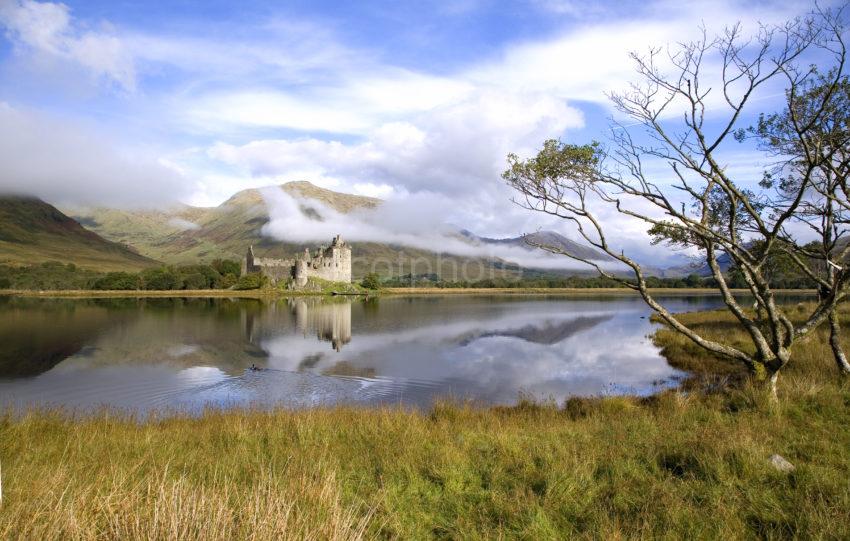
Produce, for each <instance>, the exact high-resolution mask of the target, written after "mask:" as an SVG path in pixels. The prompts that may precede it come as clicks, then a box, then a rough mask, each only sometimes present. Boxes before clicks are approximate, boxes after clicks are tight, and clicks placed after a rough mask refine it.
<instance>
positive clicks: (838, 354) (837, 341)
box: [829, 310, 850, 376]
mask: <svg viewBox="0 0 850 541" xmlns="http://www.w3.org/2000/svg"><path fill="white" fill-rule="evenodd" d="M829 346H830V347H831V348H832V356H833V357H834V358H835V362H836V364H838V370H840V371H841V373H842V374H843V375H845V376H847V375H850V363H848V362H847V356H846V355H845V354H844V350H843V349H842V348H841V324H840V323H839V321H838V312H837V310H832V311H831V312H830V313H829Z"/></svg>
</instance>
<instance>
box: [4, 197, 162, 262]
mask: <svg viewBox="0 0 850 541" xmlns="http://www.w3.org/2000/svg"><path fill="white" fill-rule="evenodd" d="M45 261H61V262H63V263H74V264H77V265H79V266H81V267H86V268H91V269H97V270H108V271H111V270H138V269H142V268H145V267H150V266H153V265H156V264H157V262H156V261H154V260H152V259H150V258H147V257H144V256H142V255H140V254H138V253H136V252H134V251H132V250H131V249H129V248H128V247H127V246H124V245H122V244H119V243H117V242H112V241H109V240H106V239H104V238H102V237H101V236H99V235H98V234H97V233H94V232H92V231H89V230H87V229H85V228H84V227H83V226H82V225H80V224H79V223H78V222H77V221H76V220H74V219H72V218H70V217H68V216H66V215H65V214H63V213H62V212H61V211H59V210H58V209H57V208H56V207H54V206H52V205H50V204H48V203H45V202H44V201H41V200H40V199H36V198H34V197H22V196H0V262H3V263H11V264H16V265H23V264H30V263H43V262H45Z"/></svg>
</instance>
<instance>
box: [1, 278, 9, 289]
mask: <svg viewBox="0 0 850 541" xmlns="http://www.w3.org/2000/svg"><path fill="white" fill-rule="evenodd" d="M11 287H12V281H11V280H9V279H8V278H5V277H4V278H0V289H9V288H11Z"/></svg>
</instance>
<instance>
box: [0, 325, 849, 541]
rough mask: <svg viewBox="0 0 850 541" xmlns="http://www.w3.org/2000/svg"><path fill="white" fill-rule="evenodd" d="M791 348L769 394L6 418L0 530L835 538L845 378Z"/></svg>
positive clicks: (751, 390)
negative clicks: (776, 390)
mask: <svg viewBox="0 0 850 541" xmlns="http://www.w3.org/2000/svg"><path fill="white" fill-rule="evenodd" d="M687 317H694V318H704V321H703V323H704V324H705V325H707V326H712V325H715V327H714V328H713V329H714V330H716V331H717V332H732V331H731V330H730V329H729V328H728V327H727V326H726V325H725V323H724V321H723V320H724V318H725V316H724V315H722V314H720V313H713V315H706V314H698V315H693V316H687ZM707 329H708V327H707ZM714 330H712V332H714ZM656 340H657V341H658V343H659V344H661V345H662V346H663V347H665V351H666V352H667V354H668V355H670V356H671V358H672V361H673V363H674V364H676V363H685V362H687V363H696V364H695V366H696V365H698V357H697V356H696V354H695V353H694V352H693V351H691V350H690V349H689V347H688V346H687V345H686V344H682V343H678V342H677V340H678V337H677V336H675V335H670V334H666V333H665V332H664V331H662V332H661V333H659V334H658V335H657V336H656ZM797 347H798V348H799V349H798V350H795V359H794V361H793V363H792V364H791V365H790V366H789V370H788V372H787V374H786V375H785V377H784V378H783V380H782V383H781V387H780V394H781V402H780V404H779V405H771V404H770V402H769V400H768V399H767V397H766V396H765V395H764V394H763V392H762V391H761V390H760V389H759V388H758V387H753V386H750V385H747V384H746V383H743V384H740V385H737V386H735V387H734V388H731V387H727V388H724V389H722V390H715V391H713V392H701V391H693V392H689V393H684V392H678V391H669V392H665V393H662V394H660V395H657V396H654V397H650V398H644V399H639V398H634V397H607V398H594V399H573V400H570V401H568V402H567V403H566V404H562V405H555V404H534V403H529V402H521V403H520V404H519V405H517V406H516V407H512V408H476V407H472V406H466V405H457V404H440V405H438V406H437V407H435V408H434V409H433V410H431V411H429V412H415V411H407V410H404V409H399V408H385V409H377V410H369V409H357V408H331V409H318V410H305V411H274V412H260V411H232V412H209V413H208V414H206V415H204V416H203V417H201V418H191V417H187V416H175V417H169V418H163V419H154V420H149V421H145V422H136V421H134V420H133V419H127V418H125V417H121V416H116V415H114V414H109V413H102V414H99V415H94V416H90V417H84V418H78V419H72V418H70V417H68V416H66V415H63V414H61V413H58V412H32V413H30V414H27V415H24V416H23V417H12V416H6V417H2V418H0V458H2V471H3V489H4V494H3V503H2V506H0V538H3V539H6V538H11V539H173V538H181V539H241V538H249V539H250V538H253V539H286V538H298V539H300V538H314V539H356V538H399V539H424V538H478V539H497V538H526V539H555V538H566V537H586V538H608V539H612V538H613V539H617V538H650V537H666V538H689V539H691V538H694V539H696V538H717V539H743V538H753V537H761V538H787V537H803V538H832V539H846V538H848V537H850V476H849V475H848V472H850V451H848V450H850V386H848V384H847V383H842V382H840V381H839V380H838V379H837V378H836V371H835V369H834V367H833V366H832V365H831V364H830V363H831V359H830V357H829V356H828V355H826V354H825V353H828V346H827V345H826V343H825V342H823V341H822V340H821V338H812V339H810V340H809V341H807V342H806V343H803V344H800V345H798V346H797ZM687 355H690V357H687V358H686V356H687ZM719 366H721V365H718V364H716V363H710V364H708V362H706V364H705V365H704V366H700V369H701V370H703V371H709V370H714V369H715V368H717V367H719ZM712 367H714V368H712ZM774 453H778V454H780V455H782V456H784V457H785V458H787V459H788V460H789V461H790V462H792V463H793V464H794V465H795V466H796V469H795V471H793V472H791V473H782V472H780V471H777V470H776V469H774V468H773V467H772V466H771V464H770V462H769V457H770V456H771V455H773V454H774Z"/></svg>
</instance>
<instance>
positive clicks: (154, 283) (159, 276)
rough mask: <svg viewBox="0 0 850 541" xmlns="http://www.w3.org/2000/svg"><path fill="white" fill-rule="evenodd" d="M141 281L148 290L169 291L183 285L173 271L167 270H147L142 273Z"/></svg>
mask: <svg viewBox="0 0 850 541" xmlns="http://www.w3.org/2000/svg"><path fill="white" fill-rule="evenodd" d="M142 281H143V282H144V284H145V289H148V290H170V289H177V288H178V287H179V286H181V285H183V284H182V281H181V280H179V279H178V277H177V275H176V274H175V273H174V271H172V270H171V269H168V268H162V269H148V270H146V271H144V272H142Z"/></svg>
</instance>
